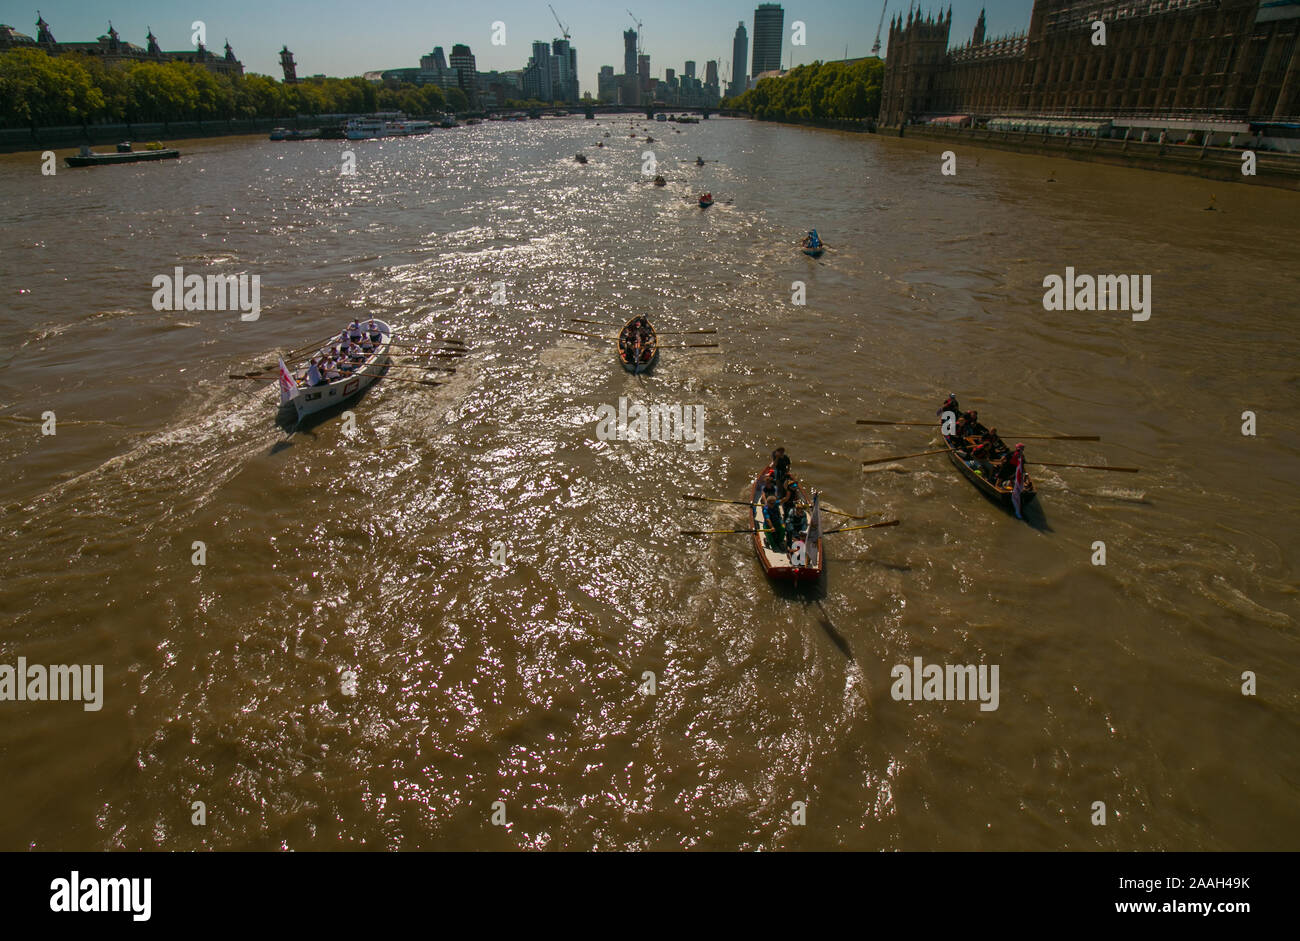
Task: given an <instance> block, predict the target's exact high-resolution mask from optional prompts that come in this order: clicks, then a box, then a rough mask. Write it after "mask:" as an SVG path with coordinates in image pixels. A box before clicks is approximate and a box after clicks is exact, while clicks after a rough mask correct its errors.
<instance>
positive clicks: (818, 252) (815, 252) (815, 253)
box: [799, 239, 826, 258]
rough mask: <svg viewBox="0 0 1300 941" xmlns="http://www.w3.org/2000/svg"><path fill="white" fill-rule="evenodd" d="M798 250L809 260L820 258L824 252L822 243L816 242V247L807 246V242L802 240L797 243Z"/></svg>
mask: <svg viewBox="0 0 1300 941" xmlns="http://www.w3.org/2000/svg"><path fill="white" fill-rule="evenodd" d="M799 250H800V251H801V252H803V253H804V254H805V255H807V256H808V257H809V258H821V257H822V252H824V251H826V246H825V244H823V243H822V242H818V243H817V244H816V245H809V244H808V240H807V239H804V240H803V241H802V242H800V243H799Z"/></svg>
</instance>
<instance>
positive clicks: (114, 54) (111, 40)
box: [0, 13, 244, 75]
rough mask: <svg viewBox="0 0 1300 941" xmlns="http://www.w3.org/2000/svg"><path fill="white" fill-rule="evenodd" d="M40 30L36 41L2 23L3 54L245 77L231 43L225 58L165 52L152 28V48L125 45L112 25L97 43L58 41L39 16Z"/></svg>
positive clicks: (200, 52) (205, 53)
mask: <svg viewBox="0 0 1300 941" xmlns="http://www.w3.org/2000/svg"><path fill="white" fill-rule="evenodd" d="M36 30H37V32H36V38H35V39H32V37H30V36H26V35H24V34H22V33H20V32H18V31H17V30H15V29H14V28H13V27H12V26H4V25H2V24H0V52H8V51H9V50H11V49H39V50H41V51H42V52H46V53H48V54H49V55H52V56H57V55H64V54H66V53H79V54H81V55H86V56H95V57H96V58H97V59H99V60H100V61H102V62H103V63H104V64H105V65H116V64H121V63H129V62H190V63H193V64H194V65H201V66H203V67H204V68H205V69H207V70H208V71H210V72H216V73H218V74H224V75H243V74H244V66H243V64H242V63H241V62H240V61H239V60H238V59H236V58H235V53H234V51H233V50H232V49H231V48H230V43H226V54H225V56H218V55H216V54H215V53H212V52H209V51H208V50H207V49H205V48H204V47H203V45H202V43H200V44H199V46H198V47H197V48H195V49H185V50H182V51H180V52H163V51H162V50H161V49H160V48H158V40H157V39H156V38H155V37H154V34H153V30H152V29H151V30H149V35H148V37H147V39H148V43H149V45H148V46H147V47H145V48H141V47H140V46H137V45H135V44H134V43H129V42H123V41H122V39H121V38H120V37H119V36H118V34H117V30H115V29H113V24H112V23H109V24H108V33H107V34H106V35H104V36H100V37H99V39H97V40H95V41H94V42H58V41H56V40H55V38H54V34H53V33H52V32H50V24H49V23H47V22H45V19H44V18H43V17H42V16H41V15H40V14H39V13H38V14H37V16H36Z"/></svg>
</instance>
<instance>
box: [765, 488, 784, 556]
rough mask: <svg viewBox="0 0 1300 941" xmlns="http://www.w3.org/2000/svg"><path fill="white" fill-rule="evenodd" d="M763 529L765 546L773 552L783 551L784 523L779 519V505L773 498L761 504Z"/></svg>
mask: <svg viewBox="0 0 1300 941" xmlns="http://www.w3.org/2000/svg"><path fill="white" fill-rule="evenodd" d="M763 528H764V529H767V530H769V532H768V533H767V544H768V545H769V546H770V547H771V548H772V551H773V552H784V551H785V545H786V542H785V522H784V520H782V518H781V504H780V503H779V502H778V501H777V499H776V497H775V496H773V497H772V498H770V499H769V500H767V501H766V502H765V503H764V504H763Z"/></svg>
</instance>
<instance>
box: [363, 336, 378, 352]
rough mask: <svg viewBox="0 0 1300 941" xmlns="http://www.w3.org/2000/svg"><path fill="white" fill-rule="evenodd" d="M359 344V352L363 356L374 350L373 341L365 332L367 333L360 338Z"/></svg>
mask: <svg viewBox="0 0 1300 941" xmlns="http://www.w3.org/2000/svg"><path fill="white" fill-rule="evenodd" d="M360 346H361V354H362V355H363V356H369V355H370V354H371V353H373V352H374V351H375V344H374V342H373V341H372V340H371V339H370V335H369V334H367V335H365V336H363V337H362V338H361V344H360Z"/></svg>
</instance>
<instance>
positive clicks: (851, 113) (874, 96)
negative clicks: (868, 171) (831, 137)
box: [722, 58, 885, 121]
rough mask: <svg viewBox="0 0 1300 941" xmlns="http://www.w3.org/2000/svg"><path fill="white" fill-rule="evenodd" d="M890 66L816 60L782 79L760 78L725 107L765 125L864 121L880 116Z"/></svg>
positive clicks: (870, 61) (872, 61) (877, 62)
mask: <svg viewBox="0 0 1300 941" xmlns="http://www.w3.org/2000/svg"><path fill="white" fill-rule="evenodd" d="M884 75H885V63H884V62H883V61H881V60H880V59H874V58H873V59H865V60H863V61H861V62H853V63H845V62H814V63H812V64H811V65H800V66H797V67H795V68H793V69H791V70H790V71H789V72H787V73H786V74H785V75H782V76H781V77H780V78H763V79H759V81H758V84H757V85H756V86H755V87H753V88H751V89H749V91H747V92H745V93H744V94H742V95H738V96H737V97H735V98H727V99H725V100H724V101H723V102H722V107H723V108H735V109H737V110H739V111H744V112H746V113H747V114H749V115H751V116H752V117H755V118H757V119H758V120H760V121H845V120H848V121H862V120H875V118H876V115H877V114H879V113H880V86H881V83H882V82H883V80H884Z"/></svg>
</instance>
